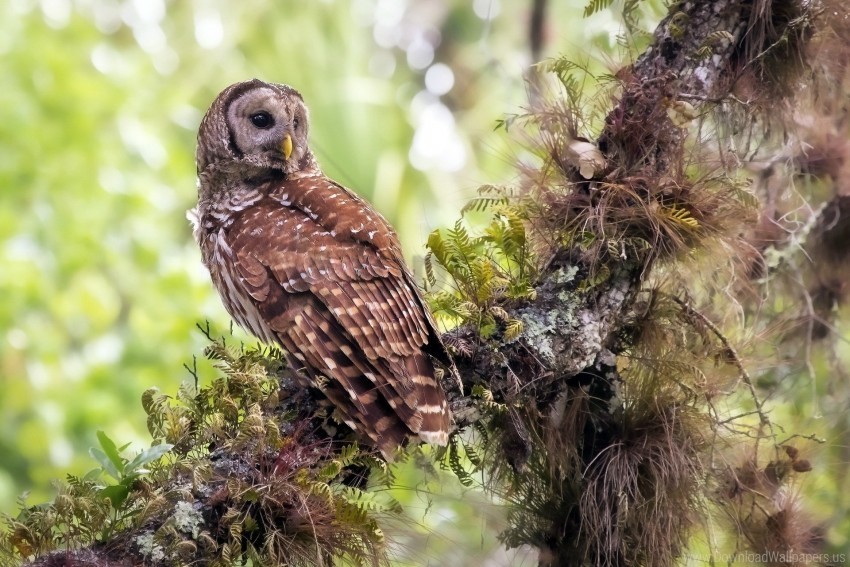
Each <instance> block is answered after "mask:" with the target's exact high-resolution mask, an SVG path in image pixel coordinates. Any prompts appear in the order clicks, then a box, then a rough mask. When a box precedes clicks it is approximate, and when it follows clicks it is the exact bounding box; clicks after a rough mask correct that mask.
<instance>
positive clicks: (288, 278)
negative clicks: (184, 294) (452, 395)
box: [227, 181, 449, 453]
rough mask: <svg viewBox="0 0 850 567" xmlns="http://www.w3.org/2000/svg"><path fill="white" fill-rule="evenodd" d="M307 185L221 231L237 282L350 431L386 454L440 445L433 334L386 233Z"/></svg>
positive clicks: (354, 204)
mask: <svg viewBox="0 0 850 567" xmlns="http://www.w3.org/2000/svg"><path fill="white" fill-rule="evenodd" d="M314 183H316V184H317V185H316V186H317V187H320V188H321V189H322V190H321V191H315V192H313V191H310V187H307V188H304V187H293V186H292V185H291V182H290V184H284V186H283V189H286V188H288V189H289V190H290V191H289V192H286V191H284V190H280V191H277V192H272V196H271V197H269V198H267V199H264V200H263V201H261V202H260V203H258V204H256V205H255V206H253V207H251V208H249V209H246V210H245V211H244V212H243V214H242V215H241V216H240V217H239V218H238V219H237V220H236V221H235V222H234V224H233V225H232V226H231V227H230V228H229V230H228V237H227V238H228V245H229V247H230V248H231V250H232V251H233V254H234V256H235V259H236V263H237V270H238V273H239V276H240V279H241V281H242V284H243V285H244V286H245V289H246V291H247V292H248V293H249V294H250V296H251V298H252V299H253V301H254V302H256V305H257V307H258V309H259V311H260V313H261V316H262V317H263V319H264V320H265V321H266V323H267V324H268V326H269V327H270V328H271V331H272V332H273V333H274V335H275V336H276V337H277V338H278V340H279V341H280V343H281V344H282V345H283V346H284V348H286V350H287V351H289V352H290V354H291V355H292V356H293V357H295V358H296V359H297V360H298V361H299V362H300V363H301V364H302V365H303V366H304V367H305V369H306V371H307V372H308V373H310V374H311V375H312V378H313V379H314V383H315V384H318V385H319V386H320V388H321V389H322V390H323V391H324V392H325V394H326V395H327V397H328V398H329V399H330V400H331V401H332V402H333V403H334V404H335V405H336V407H337V409H338V410H339V411H340V413H341V414H342V416H343V419H344V420H345V421H346V422H348V423H349V425H351V426H352V427H353V428H354V429H355V430H359V431H362V432H365V433H366V434H367V435H368V436H369V437H370V438H372V439H373V441H375V442H376V443H377V444H378V445H379V447H381V448H382V450H384V449H387V450H384V452H385V453H388V452H390V451H391V450H392V448H394V447H395V446H398V445H400V444H401V443H402V442H403V440H404V439H405V438H406V437H407V436H409V435H410V434H411V433H416V434H419V435H420V436H421V437H423V438H424V439H426V440H427V441H431V442H438V443H441V442H442V443H445V437H446V434H447V431H448V421H449V413H448V408H447V404H446V401H445V395H444V394H443V392H442V390H441V388H440V387H439V385H438V384H437V382H436V380H435V378H434V368H433V365H432V363H431V361H430V359H429V358H428V356H427V355H425V354H424V353H423V348H424V347H426V346H427V345H428V343H429V341H433V340H434V338H433V330H432V327H431V322H430V319H429V318H428V314H427V312H426V311H425V310H424V307H423V305H422V302H421V298H420V297H419V295H418V291H417V290H416V289H415V287H413V286H412V285H411V281H410V279H409V274H408V273H407V272H406V268H405V266H404V264H403V261H402V260H401V258H400V250H399V248H398V243H397V239H396V238H395V235H394V233H392V231H391V229H389V227H388V226H387V225H386V222H385V221H383V219H382V218H381V217H380V215H378V214H377V213H376V212H374V211H372V210H371V209H370V208H369V207H368V206H367V205H365V203H364V202H362V201H361V200H359V198H356V197H353V196H352V195H351V194H350V193H348V192H347V191H344V192H340V191H339V190H338V186H335V184H332V183H331V182H327V183H325V182H322V183H319V182H316V181H314ZM311 187H312V186H311ZM290 192H291V193H292V194H296V195H298V196H299V198H297V199H289V193H290ZM331 196H335V197H334V198H329V197H331ZM323 377H326V378H327V380H325V379H324V378H323Z"/></svg>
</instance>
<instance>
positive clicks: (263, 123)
mask: <svg viewBox="0 0 850 567" xmlns="http://www.w3.org/2000/svg"><path fill="white" fill-rule="evenodd" d="M251 124H253V125H254V126H256V127H257V128H262V129H266V128H271V127H272V126H274V118H272V115H271V114H269V113H268V112H266V111H265V110H261V111H260V112H255V113H254V114H252V115H251Z"/></svg>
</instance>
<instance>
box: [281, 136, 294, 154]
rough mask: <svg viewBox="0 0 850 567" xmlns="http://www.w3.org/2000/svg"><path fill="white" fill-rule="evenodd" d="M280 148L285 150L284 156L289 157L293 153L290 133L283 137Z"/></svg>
mask: <svg viewBox="0 0 850 567" xmlns="http://www.w3.org/2000/svg"><path fill="white" fill-rule="evenodd" d="M280 148H281V149H282V150H283V157H285V158H286V159H289V156H291V155H292V137H291V136H290V135H289V134H287V135H286V137H285V138H284V139H283V144H281V146H280Z"/></svg>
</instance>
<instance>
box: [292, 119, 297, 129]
mask: <svg viewBox="0 0 850 567" xmlns="http://www.w3.org/2000/svg"><path fill="white" fill-rule="evenodd" d="M292 129H293V130H298V119H297V118H296V119H295V120H293V121H292Z"/></svg>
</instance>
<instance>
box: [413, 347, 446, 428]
mask: <svg viewBox="0 0 850 567" xmlns="http://www.w3.org/2000/svg"><path fill="white" fill-rule="evenodd" d="M404 363H405V370H406V372H407V375H408V376H409V377H410V380H411V382H412V383H413V385H414V391H415V393H416V397H417V403H416V410H417V413H418V414H419V415H420V416H421V417H422V422H421V424H419V427H418V429H417V428H413V427H411V429H412V430H413V432H414V433H416V434H417V435H419V438H420V439H422V440H423V441H425V442H426V443H431V444H433V445H446V444H448V442H449V428H450V424H451V414H450V412H449V404H448V402H447V401H446V395H445V393H443V388H442V387H441V386H440V384H439V383H437V379H436V378H435V371H434V365H433V363H432V362H431V359H430V358H429V357H428V355H426V354H424V353H416V354H414V355H413V356H409V357H407V358H406V359H405V361H404ZM408 425H410V424H408Z"/></svg>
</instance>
